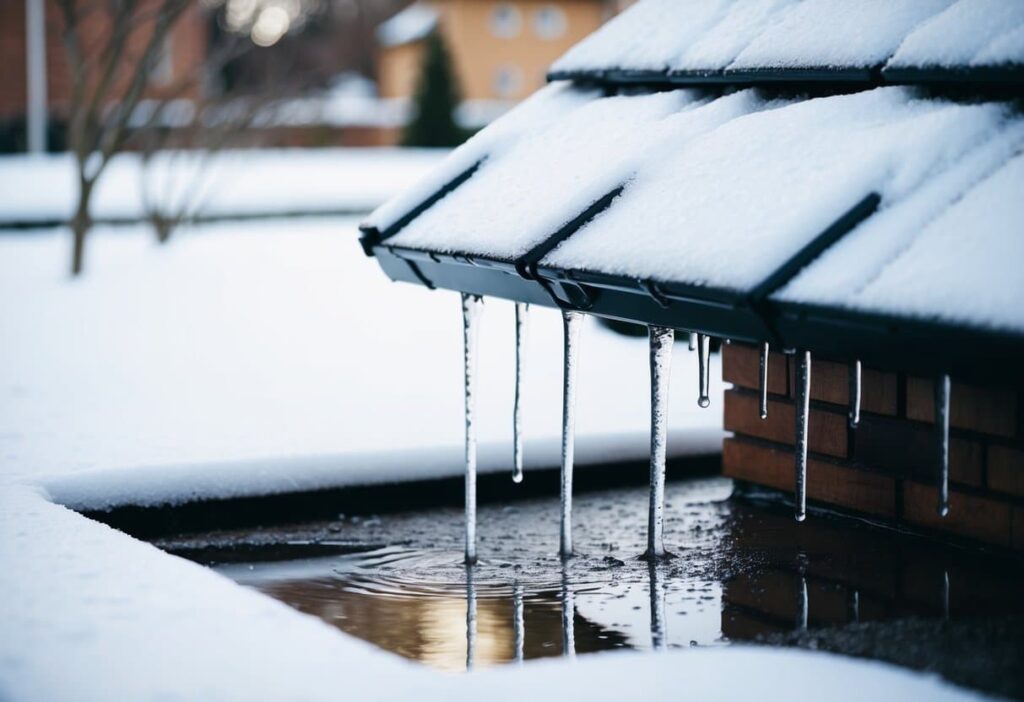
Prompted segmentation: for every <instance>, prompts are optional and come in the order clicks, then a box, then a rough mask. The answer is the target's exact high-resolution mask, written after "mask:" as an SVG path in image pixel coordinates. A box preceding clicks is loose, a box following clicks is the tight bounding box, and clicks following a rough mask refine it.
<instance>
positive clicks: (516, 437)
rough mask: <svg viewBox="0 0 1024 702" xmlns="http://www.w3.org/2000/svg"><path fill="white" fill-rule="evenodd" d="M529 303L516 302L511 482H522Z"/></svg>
mask: <svg viewBox="0 0 1024 702" xmlns="http://www.w3.org/2000/svg"><path fill="white" fill-rule="evenodd" d="M529 312H530V305H529V304H527V303H525V302H517V303H516V398H515V404H514V405H513V407H512V482H513V483H521V482H523V361H524V358H523V352H524V350H525V346H526V321H527V315H528V314H529Z"/></svg>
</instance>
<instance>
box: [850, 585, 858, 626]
mask: <svg viewBox="0 0 1024 702" xmlns="http://www.w3.org/2000/svg"><path fill="white" fill-rule="evenodd" d="M850 621H852V622H854V623H857V622H859V621H860V591H859V590H854V591H853V594H851V595H850Z"/></svg>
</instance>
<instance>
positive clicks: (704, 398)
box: [697, 334, 711, 407]
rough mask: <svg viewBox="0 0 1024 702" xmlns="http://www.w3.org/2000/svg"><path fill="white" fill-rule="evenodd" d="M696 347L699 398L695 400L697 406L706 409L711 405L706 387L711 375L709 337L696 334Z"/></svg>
mask: <svg viewBox="0 0 1024 702" xmlns="http://www.w3.org/2000/svg"><path fill="white" fill-rule="evenodd" d="M697 346H699V347H700V352H699V353H698V356H697V362H698V367H699V370H700V397H698V398H697V404H698V405H700V406H701V407H708V406H709V405H710V404H711V398H710V397H708V385H709V378H710V375H711V369H710V368H709V367H708V365H709V363H710V361H711V337H709V336H708V335H707V334H698V335H697Z"/></svg>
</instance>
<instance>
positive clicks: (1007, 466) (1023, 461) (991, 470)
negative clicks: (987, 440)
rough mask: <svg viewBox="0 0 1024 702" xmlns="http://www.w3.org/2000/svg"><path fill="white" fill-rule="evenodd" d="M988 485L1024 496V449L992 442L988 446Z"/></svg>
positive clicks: (1000, 490) (1001, 490) (994, 488)
mask: <svg viewBox="0 0 1024 702" xmlns="http://www.w3.org/2000/svg"><path fill="white" fill-rule="evenodd" d="M988 486H989V487H990V488H992V489H993V490H998V491H999V492H1006V493H1009V494H1011V495H1020V496H1024V451H1021V450H1020V449H1015V448H1010V447H1009V446H1000V445H998V444H991V445H990V446H989V447H988Z"/></svg>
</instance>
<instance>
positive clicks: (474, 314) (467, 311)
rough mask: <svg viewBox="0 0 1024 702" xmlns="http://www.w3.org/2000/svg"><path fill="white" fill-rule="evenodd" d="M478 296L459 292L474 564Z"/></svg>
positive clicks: (469, 557) (469, 555) (469, 548)
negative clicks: (474, 410)
mask: <svg viewBox="0 0 1024 702" xmlns="http://www.w3.org/2000/svg"><path fill="white" fill-rule="evenodd" d="M483 305H484V300H483V298H482V297H480V296H479V295H469V294H467V293H462V364H463V393H464V400H465V418H466V562H467V563H475V562H476V424H475V423H474V417H473V408H474V406H475V404H476V355H477V343H476V340H477V336H479V334H478V331H479V326H480V325H479V320H480V311H481V310H482V309H483Z"/></svg>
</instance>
